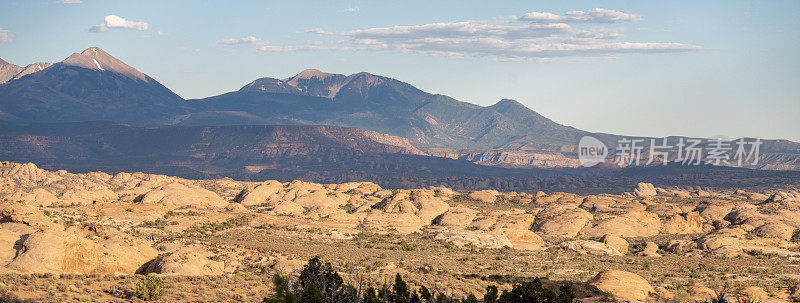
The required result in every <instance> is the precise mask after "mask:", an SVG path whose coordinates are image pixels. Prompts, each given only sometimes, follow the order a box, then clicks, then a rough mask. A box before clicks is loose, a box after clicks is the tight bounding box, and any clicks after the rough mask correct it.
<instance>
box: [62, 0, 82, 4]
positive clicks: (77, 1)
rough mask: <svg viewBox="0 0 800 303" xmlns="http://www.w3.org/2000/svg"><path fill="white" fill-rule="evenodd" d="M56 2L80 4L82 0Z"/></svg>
mask: <svg viewBox="0 0 800 303" xmlns="http://www.w3.org/2000/svg"><path fill="white" fill-rule="evenodd" d="M57 3H61V4H81V3H83V1H81V0H61V1H59V2H57Z"/></svg>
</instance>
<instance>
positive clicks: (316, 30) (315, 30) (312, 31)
mask: <svg viewBox="0 0 800 303" xmlns="http://www.w3.org/2000/svg"><path fill="white" fill-rule="evenodd" d="M305 33H306V34H317V35H332V34H333V33H331V32H329V31H326V30H324V29H321V28H312V29H310V30H307V31H305Z"/></svg>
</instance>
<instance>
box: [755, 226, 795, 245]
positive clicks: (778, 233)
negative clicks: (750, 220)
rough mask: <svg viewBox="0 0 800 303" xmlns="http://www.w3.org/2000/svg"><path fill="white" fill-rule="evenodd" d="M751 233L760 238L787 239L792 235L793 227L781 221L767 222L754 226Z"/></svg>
mask: <svg viewBox="0 0 800 303" xmlns="http://www.w3.org/2000/svg"><path fill="white" fill-rule="evenodd" d="M753 233H754V234H755V235H756V236H759V237H762V238H775V239H780V240H784V241H789V240H791V239H792V236H793V235H794V228H791V227H789V225H786V224H783V223H778V222H775V223H767V224H764V225H761V226H760V227H758V228H756V229H755V230H754V231H753Z"/></svg>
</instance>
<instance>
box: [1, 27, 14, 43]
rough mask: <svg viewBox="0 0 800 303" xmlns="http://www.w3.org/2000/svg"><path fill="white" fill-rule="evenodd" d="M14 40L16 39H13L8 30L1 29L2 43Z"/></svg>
mask: <svg viewBox="0 0 800 303" xmlns="http://www.w3.org/2000/svg"><path fill="white" fill-rule="evenodd" d="M12 40H14V39H13V37H11V33H9V32H8V30H5V29H2V28H0V43H7V42H11V41H12Z"/></svg>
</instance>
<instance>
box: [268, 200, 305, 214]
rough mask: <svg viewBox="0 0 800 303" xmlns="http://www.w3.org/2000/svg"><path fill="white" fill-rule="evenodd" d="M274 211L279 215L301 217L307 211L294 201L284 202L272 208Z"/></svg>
mask: <svg viewBox="0 0 800 303" xmlns="http://www.w3.org/2000/svg"><path fill="white" fill-rule="evenodd" d="M272 211H273V212H275V213H276V214H279V215H289V216H293V215H299V214H302V213H303V212H304V211H306V209H305V208H303V207H302V206H300V204H297V203H294V202H292V201H284V202H281V203H280V204H278V205H276V206H275V207H274V208H272Z"/></svg>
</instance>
